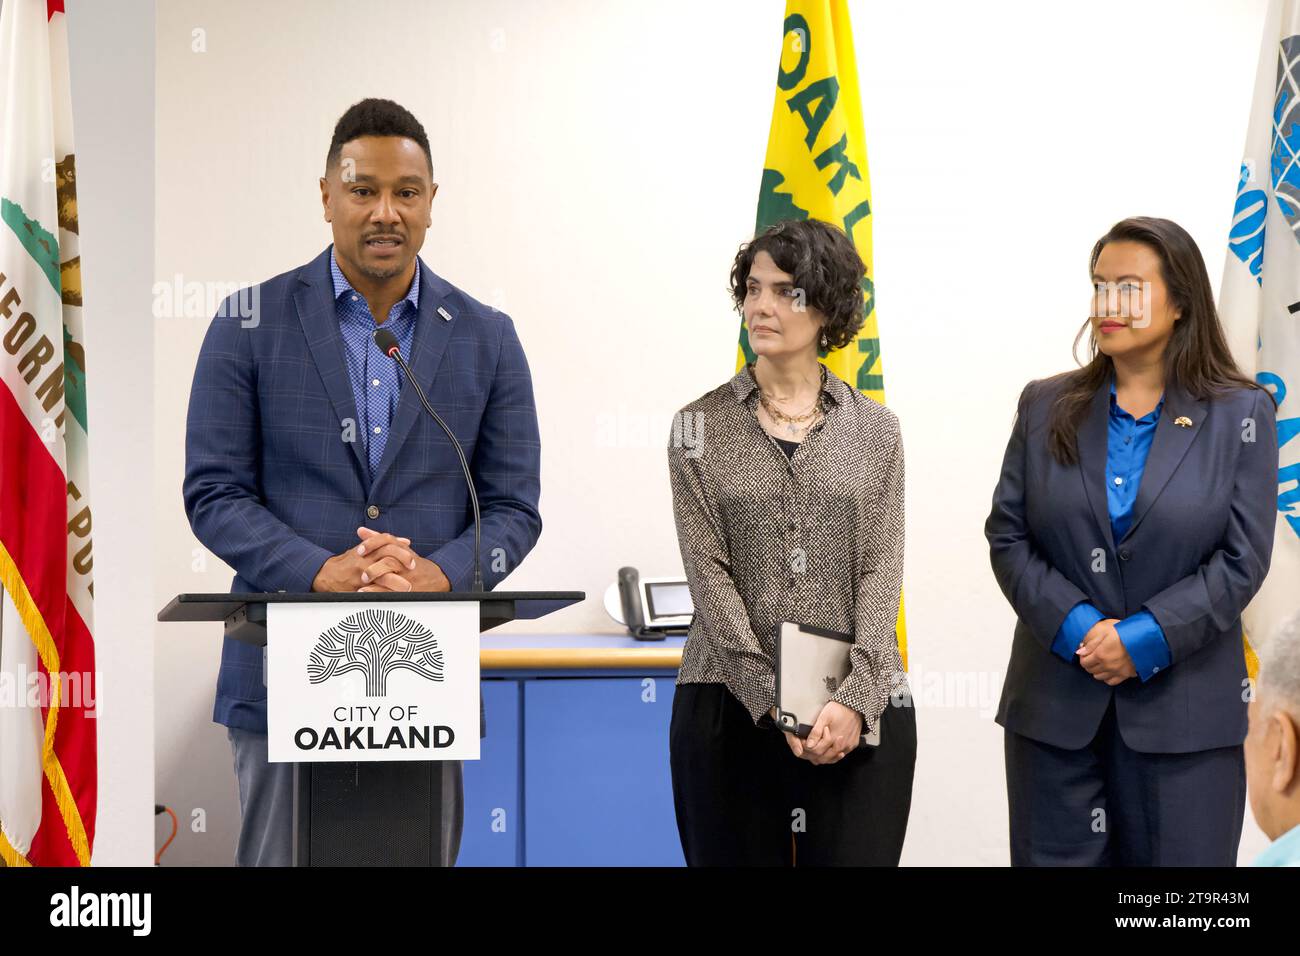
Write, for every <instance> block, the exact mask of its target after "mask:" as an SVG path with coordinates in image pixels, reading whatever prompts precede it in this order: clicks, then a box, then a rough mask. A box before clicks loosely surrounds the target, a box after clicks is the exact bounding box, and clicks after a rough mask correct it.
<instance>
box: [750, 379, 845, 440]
mask: <svg viewBox="0 0 1300 956" xmlns="http://www.w3.org/2000/svg"><path fill="white" fill-rule="evenodd" d="M745 367H746V368H747V369H748V370H749V377H750V378H751V379H753V381H754V385H755V386H757V388H758V400H759V403H760V404H762V406H763V409H764V410H765V411H766V412H767V414H768V416H769V417H770V418H771V419H772V421H773V422H775V423H776V424H777V425H778V426H781V425H784V426H785V427H786V430H787V431H788V432H789V433H790V435H791V437H797V436H798V434H799V432H800V431H801V430H805V431H806V430H807V429H809V428H811V427H812V426H813V424H814V423H815V422H816V421H817V417H818V416H819V415H821V414H822V412H823V411H824V405H823V397H822V396H823V391H822V389H823V388H824V387H825V385H826V366H825V365H819V367H820V368H821V381H820V383H819V385H818V388H817V398H816V399H815V400H814V401H813V403H812V406H811V407H810V408H809V409H808V410H807V411H806V412H802V413H801V414H798V415H789V414H786V413H785V412H783V411H782V410H781V409H779V408H777V407H776V402H775V401H773V400H772V398H771V397H769V396H768V394H767V392H765V391H763V386H762V385H759V384H758V376H757V375H755V374H754V365H753V363H750V364H749V365H746V366H745Z"/></svg>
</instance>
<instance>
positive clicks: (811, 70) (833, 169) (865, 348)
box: [736, 0, 907, 666]
mask: <svg viewBox="0 0 1300 956" xmlns="http://www.w3.org/2000/svg"><path fill="white" fill-rule="evenodd" d="M790 219H821V220H823V221H825V222H830V223H834V224H835V225H837V226H839V227H840V228H841V229H843V230H844V231H845V233H847V234H848V236H849V238H850V239H852V240H853V244H854V245H855V246H856V247H857V250H858V254H859V255H860V256H861V257H862V261H863V262H864V263H866V266H867V274H866V276H865V278H864V279H863V280H862V288H863V293H864V296H865V299H866V321H865V322H864V323H863V325H862V329H861V330H860V331H859V332H858V335H857V337H856V338H855V339H854V341H852V342H850V343H849V344H848V345H847V346H845V347H844V348H842V349H838V350H836V351H834V352H831V353H830V354H829V355H825V356H823V357H822V359H821V361H822V363H823V364H824V365H825V366H826V367H827V368H828V369H829V370H830V371H832V372H834V373H835V374H836V375H838V376H839V377H840V378H841V379H843V380H844V381H846V382H848V383H849V385H852V386H854V387H855V388H857V389H858V390H859V391H860V392H862V393H863V394H864V395H866V396H868V397H869V398H872V399H874V400H875V401H877V402H879V403H880V404H882V405H883V404H885V375H884V366H883V364H882V362H881V355H880V333H879V331H878V328H877V324H876V295H875V283H874V281H873V279H872V268H871V183H870V180H869V177H868V175H867V138H866V133H865V132H864V129H863V124H862V103H861V100H860V99H859V96H858V68H857V62H856V60H855V58H854V51H853V28H852V26H851V25H850V23H849V11H848V5H847V2H846V0H789V2H787V4H786V8H785V22H784V30H783V36H782V40H781V60H780V64H779V66H778V69H777V76H776V102H775V104H774V105H773V107H772V127H771V131H770V132H769V134H768V139H767V156H766V158H765V159H764V161H763V178H762V181H761V183H760V186H759V196H758V217H757V224H756V228H755V235H757V234H758V233H760V232H762V231H763V230H764V229H766V228H767V227H768V226H771V225H772V224H774V223H777V222H781V221H784V220H790ZM754 357H755V356H754V353H753V351H751V349H750V347H749V337H748V331H747V330H746V329H745V326H744V323H741V327H740V345H739V349H738V354H737V357H736V371H739V370H740V369H741V368H743V367H744V365H745V363H746V362H752V361H753V360H754ZM897 633H898V646H899V650H900V651H901V652H902V657H903V665H904V666H906V665H907V630H906V627H905V624H904V614H903V602H902V599H901V597H900V599H899V604H898V622H897Z"/></svg>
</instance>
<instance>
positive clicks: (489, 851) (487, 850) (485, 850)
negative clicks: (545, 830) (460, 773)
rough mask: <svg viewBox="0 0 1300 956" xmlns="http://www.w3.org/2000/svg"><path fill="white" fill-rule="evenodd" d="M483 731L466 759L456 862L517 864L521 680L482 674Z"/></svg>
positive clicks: (520, 820)
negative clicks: (477, 746) (489, 677)
mask: <svg viewBox="0 0 1300 956" xmlns="http://www.w3.org/2000/svg"><path fill="white" fill-rule="evenodd" d="M479 686H480V687H481V688H482V689H483V709H484V712H485V714H486V719H487V731H488V734H487V736H486V737H484V738H483V739H482V740H481V741H479V743H480V750H479V752H480V754H481V757H480V759H479V760H466V761H465V763H464V768H465V830H464V833H463V834H462V836H461V841H460V856H459V857H457V861H456V865H457V866H518V865H519V858H520V852H521V849H522V847H523V813H522V810H523V807H522V804H521V802H520V798H521V796H522V792H521V789H520V787H521V783H522V781H521V779H520V776H519V753H520V746H519V744H520V736H519V729H520V728H519V718H520V714H521V712H522V710H521V706H520V705H521V701H520V695H521V694H522V693H523V690H522V687H521V684H520V682H519V681H516V680H484V681H482V682H481V683H480V685H479Z"/></svg>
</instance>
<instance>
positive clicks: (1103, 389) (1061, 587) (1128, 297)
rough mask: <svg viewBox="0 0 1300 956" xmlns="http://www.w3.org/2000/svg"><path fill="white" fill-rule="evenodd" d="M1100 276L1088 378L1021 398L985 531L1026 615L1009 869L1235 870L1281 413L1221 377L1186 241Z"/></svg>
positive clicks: (1131, 242)
mask: <svg viewBox="0 0 1300 956" xmlns="http://www.w3.org/2000/svg"><path fill="white" fill-rule="evenodd" d="M1090 264H1091V267H1092V281H1093V283H1094V307H1093V315H1092V317H1091V318H1090V319H1089V322H1088V323H1087V324H1086V325H1085V326H1084V328H1083V329H1081V330H1080V332H1079V337H1080V338H1081V337H1082V336H1083V334H1084V331H1090V332H1091V335H1090V338H1089V343H1090V353H1091V360H1090V361H1089V362H1088V363H1087V364H1086V365H1084V366H1083V367H1082V368H1079V369H1077V370H1075V371H1071V372H1065V373H1062V374H1060V375H1056V376H1054V377H1052V378H1049V379H1045V380H1042V381H1035V382H1031V383H1029V385H1028V386H1026V387H1025V389H1024V391H1023V392H1022V393H1021V396H1020V403H1019V407H1018V410H1017V417H1016V421H1015V425H1014V428H1013V431H1012V435H1011V440H1010V442H1009V444H1008V446H1007V451H1006V457H1005V459H1004V460H1003V463H1002V474H1001V477H1000V479H999V481H998V486H997V489H996V491H995V492H994V495H993V508H992V511H991V513H990V514H989V517H988V521H987V523H986V525H985V535H986V536H987V537H988V540H989V547H990V552H991V559H992V563H993V571H994V574H995V576H996V577H997V580H998V584H999V585H1000V586H1001V588H1002V591H1003V593H1004V594H1005V595H1006V597H1007V600H1008V601H1009V602H1010V603H1011V605H1012V607H1013V608H1014V609H1015V612H1016V616H1017V622H1016V629H1015V637H1014V641H1013V644H1012V649H1011V660H1010V663H1009V664H1008V667H1007V676H1006V681H1005V683H1004V685H1003V690H1002V700H1001V702H1000V704H999V707H998V716H997V720H998V723H999V724H1001V725H1002V726H1003V728H1005V731H1006V736H1005V745H1006V773H1007V802H1008V809H1009V811H1010V824H1011V862H1012V864H1013V865H1038V864H1074V865H1092V866H1097V865H1122V866H1153V865H1162V866H1163V865H1175V866H1177V865H1184V866H1205V865H1218V866H1231V865H1233V864H1234V863H1235V861H1236V856H1237V844H1238V842H1239V840H1240V837H1241V825H1242V819H1243V815H1244V812H1245V799H1246V782H1245V770H1244V764H1243V758H1242V741H1243V740H1244V738H1245V734H1246V704H1247V701H1248V699H1249V682H1248V680H1247V676H1246V665H1245V655H1244V651H1243V645H1242V629H1241V611H1242V609H1243V608H1244V607H1245V606H1246V604H1247V603H1248V602H1249V601H1250V599H1251V597H1252V596H1253V595H1254V594H1255V592H1256V591H1257V590H1258V589H1259V587H1260V585H1261V583H1262V582H1263V580H1264V575H1265V574H1266V573H1267V571H1268V565H1269V559H1270V556H1271V553H1272V546H1273V530H1274V524H1275V520H1276V515H1275V510H1276V507H1277V504H1276V502H1277V462H1278V459H1277V432H1276V424H1275V410H1276V405H1275V402H1274V400H1273V396H1272V395H1271V394H1270V393H1269V392H1267V391H1265V390H1264V389H1263V388H1261V387H1260V386H1258V385H1256V384H1255V383H1254V382H1251V381H1250V380H1249V379H1247V378H1246V377H1244V376H1243V375H1242V374H1241V373H1240V372H1239V371H1238V369H1237V367H1236V365H1235V364H1234V363H1233V360H1232V356H1231V354H1230V353H1229V351H1228V348H1227V345H1226V342H1225V339H1224V335H1223V331H1222V328H1221V327H1220V325H1219V319H1218V315H1217V313H1216V311H1215V306H1214V297H1213V294H1212V292H1211V287H1210V280H1209V277H1208V275H1207V274H1206V271H1205V263H1204V262H1203V260H1202V259H1201V255H1200V252H1199V251H1198V250H1197V248H1196V245H1195V243H1194V242H1193V241H1192V238H1191V237H1190V236H1189V235H1188V234H1187V233H1186V232H1185V231H1184V230H1183V229H1182V228H1181V227H1179V226H1178V225H1176V224H1175V223H1172V222H1170V221H1168V220H1166V219H1148V218H1137V219H1126V220H1124V221H1122V222H1120V223H1117V224H1116V225H1115V226H1114V227H1113V228H1112V229H1111V230H1110V231H1109V232H1108V233H1107V234H1106V235H1105V236H1103V237H1102V238H1101V239H1100V240H1099V241H1098V242H1097V244H1096V245H1095V246H1094V247H1093V250H1092V258H1091V263H1090ZM1078 342H1079V338H1076V339H1075V345H1076V346H1077V345H1078Z"/></svg>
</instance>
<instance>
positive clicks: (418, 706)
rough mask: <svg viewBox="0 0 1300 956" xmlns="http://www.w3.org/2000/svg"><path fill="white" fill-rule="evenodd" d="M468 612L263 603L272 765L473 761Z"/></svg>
mask: <svg viewBox="0 0 1300 956" xmlns="http://www.w3.org/2000/svg"><path fill="white" fill-rule="evenodd" d="M478 624H479V621H478V604H477V603H476V602H474V601H429V602H412V603H396V602H394V603H373V602H364V603H363V602H340V603H312V604H269V605H267V657H266V660H267V664H266V676H267V734H268V741H267V744H268V756H269V759H270V760H271V761H272V762H293V763H309V762H314V761H369V760H477V759H478V756H479V733H478V731H479V708H478V695H479V668H478V645H479V640H478V639H479V632H478Z"/></svg>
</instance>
